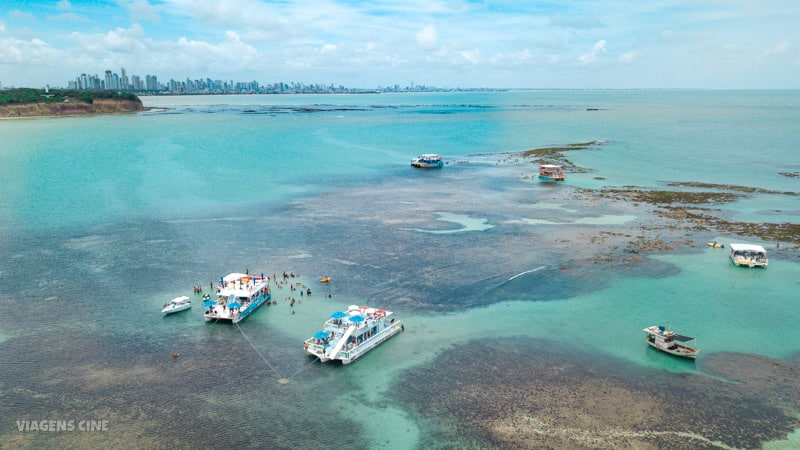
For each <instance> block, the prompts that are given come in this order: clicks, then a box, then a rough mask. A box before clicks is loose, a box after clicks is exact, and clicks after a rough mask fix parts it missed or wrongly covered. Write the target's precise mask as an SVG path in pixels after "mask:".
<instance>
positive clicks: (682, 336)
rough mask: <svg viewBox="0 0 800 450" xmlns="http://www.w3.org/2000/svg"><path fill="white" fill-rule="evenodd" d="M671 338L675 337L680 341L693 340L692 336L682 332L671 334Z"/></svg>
mask: <svg viewBox="0 0 800 450" xmlns="http://www.w3.org/2000/svg"><path fill="white" fill-rule="evenodd" d="M672 339H675V340H676V341H681V342H689V341H693V340H694V338H693V337H689V336H684V335H682V334H677V333H676V334H673V335H672Z"/></svg>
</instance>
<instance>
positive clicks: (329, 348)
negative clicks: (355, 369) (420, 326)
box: [303, 305, 405, 364]
mask: <svg viewBox="0 0 800 450" xmlns="http://www.w3.org/2000/svg"><path fill="white" fill-rule="evenodd" d="M392 316H393V313H392V312H391V311H384V310H382V309H375V308H370V307H369V306H357V305H351V306H349V307H348V308H347V312H346V313H344V312H341V311H337V312H335V313H333V314H332V315H331V317H330V318H329V319H328V320H326V321H325V326H324V329H323V330H322V331H318V332H316V333H314V336H312V337H310V338H308V339H306V340H305V342H304V343H303V347H304V348H305V350H306V352H307V353H308V354H309V355H313V356H316V357H318V358H319V360H320V361H322V362H327V361H332V360H336V359H338V360H339V361H341V362H342V364H350V363H351V362H353V361H355V360H356V359H358V358H359V357H360V356H362V355H364V354H365V353H367V352H368V351H370V350H372V349H373V348H375V347H377V346H378V345H379V344H381V343H382V342H384V341H386V340H387V339H389V338H390V337H392V336H394V335H395V334H397V333H398V332H400V331H401V330H403V329H405V327H404V326H403V324H402V323H401V322H400V321H399V320H395V319H394V317H392Z"/></svg>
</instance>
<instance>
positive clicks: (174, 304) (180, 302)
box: [161, 295, 192, 314]
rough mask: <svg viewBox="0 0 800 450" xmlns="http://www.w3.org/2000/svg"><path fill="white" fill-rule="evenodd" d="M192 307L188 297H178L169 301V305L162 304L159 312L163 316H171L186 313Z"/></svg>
mask: <svg viewBox="0 0 800 450" xmlns="http://www.w3.org/2000/svg"><path fill="white" fill-rule="evenodd" d="M191 307H192V301H191V300H189V297H187V296H185V295H182V296H180V297H175V298H173V299H172V300H170V301H169V303H164V309H162V310H161V312H162V313H164V314H172V313H176V312H178V311H186V310H187V309H189V308H191Z"/></svg>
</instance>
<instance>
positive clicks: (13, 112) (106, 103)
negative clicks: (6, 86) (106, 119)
mask: <svg viewBox="0 0 800 450" xmlns="http://www.w3.org/2000/svg"><path fill="white" fill-rule="evenodd" d="M143 110H144V107H143V106H142V102H141V100H138V99H137V100H129V99H110V98H97V99H94V101H93V102H92V103H86V102H83V101H79V100H75V99H67V100H66V101H64V102H61V103H26V104H22V105H3V106H0V117H7V118H15V117H46V116H76V115H86V114H114V113H130V112H136V111H143Z"/></svg>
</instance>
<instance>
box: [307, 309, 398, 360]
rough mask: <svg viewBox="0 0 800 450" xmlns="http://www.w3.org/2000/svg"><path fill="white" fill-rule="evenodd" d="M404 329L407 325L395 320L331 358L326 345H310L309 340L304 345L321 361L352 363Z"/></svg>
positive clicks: (311, 354) (308, 351) (309, 352)
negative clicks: (359, 343) (356, 345)
mask: <svg viewBox="0 0 800 450" xmlns="http://www.w3.org/2000/svg"><path fill="white" fill-rule="evenodd" d="M403 330H405V326H404V325H403V323H402V322H401V321H399V320H398V321H395V322H393V323H392V325H391V326H389V327H387V328H385V329H384V330H382V331H381V332H380V333H378V334H376V335H375V336H373V337H372V338H371V339H369V340H367V341H365V342H363V343H362V344H361V345H359V346H358V347H355V348H352V349H349V350H342V351H340V352H338V353H337V354H336V356H335V357H333V358H330V355H329V354H326V353H325V348H324V347H320V346H317V345H309V344H308V342H306V344H305V345H304V347H305V351H306V353H308V354H309V355H310V356H314V357H317V358H319V360H320V362H323V363H325V362H329V361H334V360H338V361H341V362H342V364H350V363H352V362H353V361H355V360H357V359H358V358H360V357H362V356H364V355H365V354H367V353H369V351H370V350H373V349H374V348H375V347H377V346H379V345H380V344H382V343H384V342H386V341H387V340H389V339H390V338H391V337H392V336H394V335H396V334H397V333H399V332H401V331H403Z"/></svg>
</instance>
